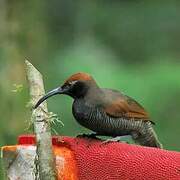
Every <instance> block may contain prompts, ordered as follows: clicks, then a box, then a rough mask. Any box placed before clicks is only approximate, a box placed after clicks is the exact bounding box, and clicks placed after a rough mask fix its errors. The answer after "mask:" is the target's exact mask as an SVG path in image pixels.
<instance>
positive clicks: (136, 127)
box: [73, 102, 162, 148]
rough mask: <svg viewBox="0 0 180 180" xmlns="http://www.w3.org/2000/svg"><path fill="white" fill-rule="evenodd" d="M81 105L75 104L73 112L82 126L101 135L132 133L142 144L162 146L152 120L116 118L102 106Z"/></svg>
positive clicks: (135, 139) (136, 140) (114, 135)
mask: <svg viewBox="0 0 180 180" xmlns="http://www.w3.org/2000/svg"><path fill="white" fill-rule="evenodd" d="M75 104H76V105H75ZM74 105H75V106H74ZM79 105H80V103H79V102H76V103H74V104H73V114H74V116H75V118H76V120H77V121H78V122H79V123H80V124H81V125H82V126H84V127H86V128H88V129H91V130H92V131H94V132H96V133H98V134H100V135H104V136H113V137H116V136H122V135H131V136H132V138H133V140H134V141H135V142H136V143H138V144H140V145H144V146H151V147H158V148H161V147H162V146H161V144H160V143H159V141H158V139H157V136H156V133H155V132H154V130H153V128H152V124H151V122H150V121H143V120H141V119H138V120H137V119H133V118H132V119H126V118H124V117H121V118H114V117H111V116H108V115H107V114H106V113H105V112H104V111H103V109H102V108H93V107H87V106H85V105H84V104H83V106H82V105H81V106H79Z"/></svg>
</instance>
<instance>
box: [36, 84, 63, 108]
mask: <svg viewBox="0 0 180 180" xmlns="http://www.w3.org/2000/svg"><path fill="white" fill-rule="evenodd" d="M63 93H64V90H63V89H62V88H61V87H58V88H56V89H53V90H52V91H49V92H48V93H47V94H45V95H44V96H43V97H42V98H40V99H39V101H38V102H37V103H36V105H35V106H34V109H36V108H37V107H38V106H39V105H40V104H41V103H42V102H43V101H45V100H46V99H48V98H49V97H51V96H54V95H56V94H63Z"/></svg>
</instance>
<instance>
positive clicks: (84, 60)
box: [0, 0, 180, 151]
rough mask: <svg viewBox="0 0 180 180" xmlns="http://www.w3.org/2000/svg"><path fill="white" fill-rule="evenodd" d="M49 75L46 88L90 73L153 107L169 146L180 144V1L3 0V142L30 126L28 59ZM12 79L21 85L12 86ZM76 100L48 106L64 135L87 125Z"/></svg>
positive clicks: (0, 79) (0, 40)
mask: <svg viewBox="0 0 180 180" xmlns="http://www.w3.org/2000/svg"><path fill="white" fill-rule="evenodd" d="M26 58H27V59H29V60H30V61H31V62H32V63H33V64H34V66H36V67H37V68H38V69H39V70H40V71H41V73H42V74H43V76H44V83H45V87H46V91H48V90H51V89H52V88H54V87H57V86H58V85H60V84H62V83H63V81H64V79H66V78H67V77H68V76H69V75H71V74H73V73H75V72H79V71H83V72H87V73H90V74H91V75H92V76H93V77H94V78H95V79H96V80H97V82H98V84H99V85H100V86H101V87H109V88H114V89H119V90H121V91H123V92H124V93H126V94H128V95H129V96H132V97H134V98H135V99H136V100H137V101H139V102H140V103H141V104H142V105H144V107H145V108H146V109H147V110H148V112H149V113H150V116H151V118H152V120H153V121H154V122H156V126H155V130H156V132H157V134H158V136H159V139H160V141H161V142H162V144H163V145H164V148H166V149H169V150H177V151H179V150H180V141H179V137H180V1H174V0H169V1H167V0H163V1H162V0H156V1H141V0H134V1H133V0H114V1H112V0H111V1H110V0H109V1H108V0H103V1H102V0H98V1H97V0H96V1H95V0H93V1H89V0H78V1H73V0H69V1H68V0H61V1H60V0H52V1H48V0H39V1H36V0H31V1H24V0H16V1H15V0H14V1H7V0H1V1H0V102H1V108H0V117H1V126H0V146H3V145H12V144H16V139H17V136H18V135H20V134H23V133H28V131H27V130H25V129H26V128H27V126H28V121H29V117H30V111H29V109H28V108H27V107H26V104H27V102H28V101H29V94H28V87H27V82H26V74H25V66H24V60H25V59H26ZM14 84H16V85H17V86H18V85H23V89H22V90H21V91H18V92H14V90H15V89H16V87H15V86H14ZM71 104H72V99H71V98H69V97H67V96H59V97H58V96H56V97H53V98H50V99H49V100H48V106H49V110H50V111H53V112H54V113H57V114H58V115H59V116H60V119H61V120H62V121H63V123H64V124H65V126H64V127H61V125H60V124H59V125H56V126H54V129H56V131H57V132H58V133H59V134H61V135H69V136H75V135H77V134H79V133H82V132H87V130H86V129H85V128H83V127H81V126H80V125H78V124H77V122H76V121H75V120H74V118H73V116H72V113H71Z"/></svg>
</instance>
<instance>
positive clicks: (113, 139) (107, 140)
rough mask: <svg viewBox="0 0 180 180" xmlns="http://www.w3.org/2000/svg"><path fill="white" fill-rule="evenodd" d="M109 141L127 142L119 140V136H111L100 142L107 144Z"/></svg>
mask: <svg viewBox="0 0 180 180" xmlns="http://www.w3.org/2000/svg"><path fill="white" fill-rule="evenodd" d="M110 142H122V143H127V144H129V143H128V142H127V141H121V137H115V138H111V139H106V140H105V141H103V142H102V144H108V143H110Z"/></svg>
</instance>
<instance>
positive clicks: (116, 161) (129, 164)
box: [19, 135, 180, 180]
mask: <svg viewBox="0 0 180 180" xmlns="http://www.w3.org/2000/svg"><path fill="white" fill-rule="evenodd" d="M52 142H53V145H54V146H59V147H62V146H65V147H68V148H69V149H71V150H72V152H73V153H74V156H75V160H76V164H77V169H78V179H80V180H180V153H179V152H174V151H167V150H161V149H156V148H149V147H142V146H136V145H129V144H125V143H108V144H102V142H101V141H99V140H92V139H86V138H71V137H60V136H57V137H53V138H52ZM34 143H35V137H34V136H29V135H28V136H20V137H19V144H34Z"/></svg>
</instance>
